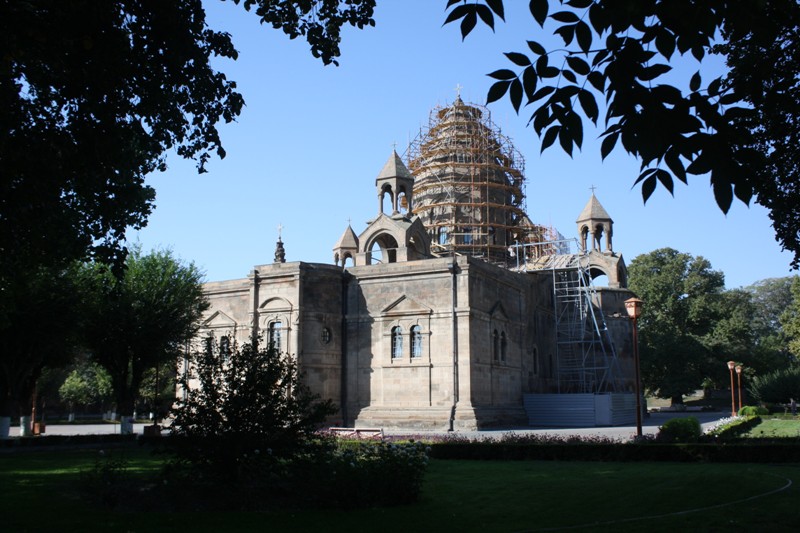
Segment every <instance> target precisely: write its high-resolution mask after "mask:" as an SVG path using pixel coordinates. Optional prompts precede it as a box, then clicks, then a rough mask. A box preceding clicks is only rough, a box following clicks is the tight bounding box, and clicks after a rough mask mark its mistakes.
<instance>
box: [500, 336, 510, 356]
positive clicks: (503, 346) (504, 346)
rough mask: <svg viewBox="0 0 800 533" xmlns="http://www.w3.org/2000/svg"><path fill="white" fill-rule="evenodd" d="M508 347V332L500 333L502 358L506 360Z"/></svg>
mask: <svg viewBox="0 0 800 533" xmlns="http://www.w3.org/2000/svg"><path fill="white" fill-rule="evenodd" d="M507 348H508V341H507V340H506V332H505V331H504V332H503V333H501V334H500V360H501V361H505V360H506V350H507Z"/></svg>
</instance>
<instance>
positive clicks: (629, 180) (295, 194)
mask: <svg viewBox="0 0 800 533" xmlns="http://www.w3.org/2000/svg"><path fill="white" fill-rule="evenodd" d="M445 4H446V2H445V1H444V0H402V1H401V0H378V7H377V9H376V14H375V18H376V27H374V28H368V29H365V30H361V31H359V30H356V29H350V28H348V29H347V30H346V31H345V32H344V33H343V39H342V41H343V42H342V45H341V48H342V57H341V58H340V60H339V61H340V65H341V66H339V67H333V66H328V67H325V66H323V65H322V63H321V62H320V61H319V60H316V59H314V58H313V57H312V56H311V54H310V53H309V51H308V46H307V44H306V42H305V41H304V40H302V39H300V38H298V39H296V40H294V41H290V40H288V39H287V38H286V37H285V36H284V35H283V34H282V33H281V32H280V31H276V30H273V29H272V28H271V27H266V26H260V25H259V23H258V20H257V18H256V17H255V16H254V15H253V14H251V13H247V12H246V11H245V10H244V9H243V8H242V7H241V6H236V5H234V4H233V3H230V2H219V1H216V0H211V1H208V2H206V7H207V14H208V22H209V25H210V26H211V27H213V28H215V29H217V30H224V31H228V32H230V33H231V34H232V35H233V40H234V43H235V45H236V47H237V49H238V50H239V52H240V56H239V59H238V60H237V61H235V62H232V61H220V63H219V68H220V69H221V70H222V71H223V72H225V73H226V74H227V75H228V77H229V78H230V79H233V80H236V81H237V82H238V84H239V90H240V91H241V92H242V94H243V95H244V98H245V101H246V107H245V109H244V111H243V113H242V115H241V116H240V117H239V120H238V121H237V122H236V123H233V124H230V125H226V126H223V128H222V130H221V133H222V141H223V144H224V146H225V149H226V150H227V152H228V155H227V157H226V158H225V159H223V160H218V159H217V160H213V161H212V162H211V164H210V165H209V166H208V170H209V172H208V173H207V174H203V175H198V174H197V173H196V170H195V167H194V164H193V163H192V162H186V161H183V160H181V159H180V158H179V157H177V156H171V157H170V158H169V159H168V164H169V169H168V170H167V171H166V172H164V173H160V174H154V175H152V176H150V177H149V179H148V182H149V183H150V184H151V185H152V186H153V187H155V189H156V192H157V199H156V209H155V212H154V213H153V215H152V216H151V217H150V220H149V223H148V225H147V227H146V228H144V229H143V230H141V231H138V232H133V231H131V232H130V233H129V239H130V241H132V242H134V241H138V242H140V243H141V245H142V246H143V248H144V249H145V250H148V249H151V248H155V247H164V248H171V249H172V250H173V251H174V252H175V253H176V255H178V256H179V257H180V258H182V259H184V260H186V261H193V262H195V264H197V265H198V266H199V267H200V268H201V269H203V270H204V271H205V272H206V278H207V279H208V280H209V281H212V280H224V279H234V278H240V277H244V276H246V275H247V273H248V272H249V271H250V269H252V267H253V266H255V265H259V264H265V263H270V262H272V258H273V254H274V249H275V241H276V239H277V231H278V230H277V227H278V225H279V224H281V225H282V226H283V231H282V237H283V241H284V243H285V248H286V258H287V261H307V262H322V263H332V262H333V259H332V258H333V255H332V251H331V249H332V247H333V245H334V244H335V243H336V241H337V239H338V238H339V236H340V235H341V233H342V232H343V231H344V229H345V228H346V227H347V224H348V220H351V224H352V226H353V229H354V230H355V231H356V233H360V232H361V231H362V230H363V229H364V227H365V223H366V221H367V220H369V219H371V218H373V217H374V216H375V215H376V214H377V205H378V203H377V199H376V192H375V177H376V176H377V174H378V172H380V170H381V168H382V167H383V165H384V163H385V162H386V160H387V159H388V157H389V155H390V154H391V151H392V147H393V145H394V143H396V144H397V151H398V152H399V153H401V154H402V153H403V152H404V151H405V147H406V145H407V144H408V142H409V140H410V139H413V138H414V137H415V136H416V135H417V134H418V133H419V131H420V128H421V127H423V126H424V125H425V124H427V122H428V116H429V112H430V110H431V109H432V108H434V107H435V106H437V105H445V104H448V103H451V102H452V101H453V100H454V98H455V96H456V86H457V85H460V86H461V87H462V89H461V96H462V98H463V99H464V100H465V101H468V102H476V103H484V102H485V97H486V93H487V91H488V89H489V86H490V85H491V83H492V80H491V79H490V78H488V77H487V76H486V74H487V73H489V72H492V71H493V70H496V69H498V68H509V67H510V66H511V63H510V62H508V61H507V60H506V59H505V57H504V56H503V55H502V53H503V52H509V51H521V52H524V51H525V50H526V45H525V40H528V39H534V40H539V41H540V42H545V43H546V42H551V41H549V39H552V38H548V37H546V35H547V34H549V33H551V32H552V29H550V30H549V31H547V32H545V33H543V32H542V30H540V29H539V28H538V26H535V23H534V22H533V20H532V19H531V17H530V15H529V14H528V13H527V10H526V6H527V2H521V1H514V0H509V1H507V2H506V4H507V6H506V11H507V17H506V18H507V22H506V23H502V22H500V23H499V24H497V26H496V31H495V33H492V32H491V30H489V29H488V28H486V27H483V26H481V25H479V26H478V27H477V28H476V30H475V31H474V32H473V34H472V35H470V36H469V37H468V38H467V39H466V41H464V42H462V40H461V36H460V33H459V30H458V26H457V25H448V26H445V27H442V22H443V21H444V18H445V12H444V6H445ZM552 42H554V41H552ZM711 68H712V70H713V69H714V68H718V67H715V66H712V67H711ZM695 70H697V64H696V62H694V60H693V59H687V60H686V65H685V66H682V67H681V68H680V69H678V74H677V75H676V76H680V75H686V76H688V75H691V74H692V73H693V72H694V71H695ZM676 79H678V78H677V77H676ZM686 79H687V80H688V77H686ZM709 79H710V78H709ZM489 109H490V111H491V113H492V120H493V121H494V122H495V123H496V124H497V125H499V126H500V127H501V129H502V132H503V134H505V135H507V136H509V137H511V139H512V140H513V142H514V145H515V146H516V148H517V149H518V150H519V151H520V152H521V153H522V154H523V156H524V157H525V170H526V172H525V173H526V177H527V187H526V195H527V198H526V202H527V212H528V214H529V215H530V217H531V219H532V220H534V221H535V222H538V223H540V224H546V225H552V226H554V227H555V228H556V229H558V230H559V231H560V232H561V233H562V234H564V235H566V236H568V237H574V236H575V235H576V226H575V219H576V218H577V216H578V214H579V213H580V212H581V210H582V209H583V206H584V205H585V204H586V202H587V200H588V199H589V197H590V195H591V191H590V188H591V187H592V186H594V187H596V192H595V194H596V196H597V198H598V199H599V200H600V202H601V203H602V204H603V206H604V207H605V208H606V210H607V211H608V213H609V214H610V215H611V217H612V218H613V220H614V250H615V251H617V252H620V253H622V255H623V257H624V258H625V260H626V261H627V262H628V263H630V261H631V259H633V258H634V257H636V256H637V255H639V254H643V253H647V252H650V251H652V250H655V249H657V248H662V247H667V246H669V247H672V248H675V249H677V250H680V251H682V252H688V253H691V254H692V255H695V256H697V255H702V256H704V257H706V258H707V259H708V260H709V261H710V262H711V264H712V266H713V267H714V268H715V269H717V270H721V271H723V272H724V273H725V278H726V286H727V287H728V288H735V287H740V286H746V285H749V284H751V283H753V282H755V281H758V280H761V279H764V278H769V277H780V276H786V275H790V274H791V272H790V271H789V262H790V260H791V255H790V254H788V253H786V252H781V250H780V246H779V245H778V244H777V243H776V242H775V239H774V236H773V235H774V234H773V231H772V228H771V226H770V223H769V219H768V217H767V213H766V211H765V210H764V209H763V208H761V207H760V206H756V205H752V206H750V207H749V208H748V207H747V206H745V205H744V204H742V203H734V205H733V207H732V209H731V210H730V212H729V213H728V215H727V216H726V215H724V214H723V213H722V212H721V211H720V210H719V209H718V208H717V207H716V204H715V203H714V199H713V194H712V192H711V189H710V186H709V183H708V178H707V177H705V176H700V177H690V182H689V186H688V187H687V186H685V185H683V184H680V183H679V184H677V185H676V188H675V196H674V198H673V197H672V196H670V195H669V193H668V192H666V191H665V190H663V189H658V190H657V191H656V192H655V193H654V195H653V197H651V198H650V200H649V201H648V202H647V205H643V204H642V198H641V192H640V189H639V188H638V187H637V188H635V189H632V188H631V186H632V184H633V182H634V180H635V178H636V176H637V175H638V169H639V164H638V163H637V162H636V161H635V160H634V159H633V158H630V157H629V156H627V155H626V154H625V153H624V152H622V151H619V152H618V153H614V154H612V155H611V156H610V157H609V158H607V159H606V160H605V161H601V158H600V152H599V142H598V141H597V137H598V135H599V134H600V130H595V129H592V128H589V129H587V130H586V132H585V142H584V146H583V150H582V152H578V153H575V154H574V156H573V158H570V157H569V156H567V155H566V154H564V153H563V152H562V151H561V150H560V148H555V147H554V148H551V149H549V150H547V151H546V152H545V153H544V154H542V155H540V154H539V148H540V143H539V139H538V137H537V136H536V134H535V132H534V131H533V130H532V129H531V128H527V127H526V124H527V121H528V118H529V115H530V112H531V111H527V110H523V112H522V113H521V114H520V115H517V114H516V113H515V112H514V110H513V108H512V107H511V105H510V104H509V103H508V102H507V101H506V100H503V101H500V102H497V103H493V104H491V105H490V106H489ZM587 125H588V123H587Z"/></svg>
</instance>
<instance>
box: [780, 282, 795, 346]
mask: <svg viewBox="0 0 800 533" xmlns="http://www.w3.org/2000/svg"><path fill="white" fill-rule="evenodd" d="M791 295H792V301H791V303H790V304H789V305H788V306H787V307H786V309H785V310H784V312H783V313H782V314H781V315H780V323H781V325H782V326H783V330H784V331H785V333H786V335H787V336H788V338H789V341H788V343H789V351H790V352H791V354H792V355H793V356H794V358H795V359H794V360H795V361H797V360H799V359H800V277H797V276H795V277H794V278H793V279H792V286H791Z"/></svg>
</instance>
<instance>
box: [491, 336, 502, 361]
mask: <svg viewBox="0 0 800 533" xmlns="http://www.w3.org/2000/svg"><path fill="white" fill-rule="evenodd" d="M492 358H493V359H494V360H495V361H497V360H499V358H500V337H498V335H497V330H494V333H492Z"/></svg>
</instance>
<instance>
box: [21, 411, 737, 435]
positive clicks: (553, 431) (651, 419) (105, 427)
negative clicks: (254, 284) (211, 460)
mask: <svg viewBox="0 0 800 533" xmlns="http://www.w3.org/2000/svg"><path fill="white" fill-rule="evenodd" d="M688 416H693V417H695V418H697V419H698V420H699V421H700V423H701V424H702V426H703V428H707V427H709V426H713V425H714V424H716V423H717V421H719V420H720V419H722V418H725V417H726V416H728V415H727V413H722V412H682V413H650V414H649V415H648V416H647V417H645V418H644V419H643V420H642V432H643V433H644V434H645V435H654V434H656V433H658V428H659V426H661V425H663V424H664V422H666V421H667V420H669V419H670V418H684V417H688ZM145 425H147V424H134V425H133V430H134V432H135V433H138V434H141V433H143V432H144V426H145ZM509 432H512V433H519V434H547V435H564V436H568V435H578V436H586V437H590V436H601V437H607V438H612V439H617V440H628V439H630V438H632V437H633V436H634V435H635V434H636V426H635V425H633V426H618V427H589V428H531V427H514V428H502V429H491V430H484V431H460V432H458V433H457V434H458V435H463V436H465V437H468V438H479V437H480V438H500V437H502V436H503V435H504V434H506V433H509ZM111 433H119V424H65V425H50V426H47V428H46V432H45V435H103V434H111ZM386 434H387V435H420V436H424V435H440V434H446V433H445V432H441V431H412V430H407V431H391V430H390V431H386ZM9 436H10V437H17V436H19V428H18V427H12V428H11V430H10V432H9Z"/></svg>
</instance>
